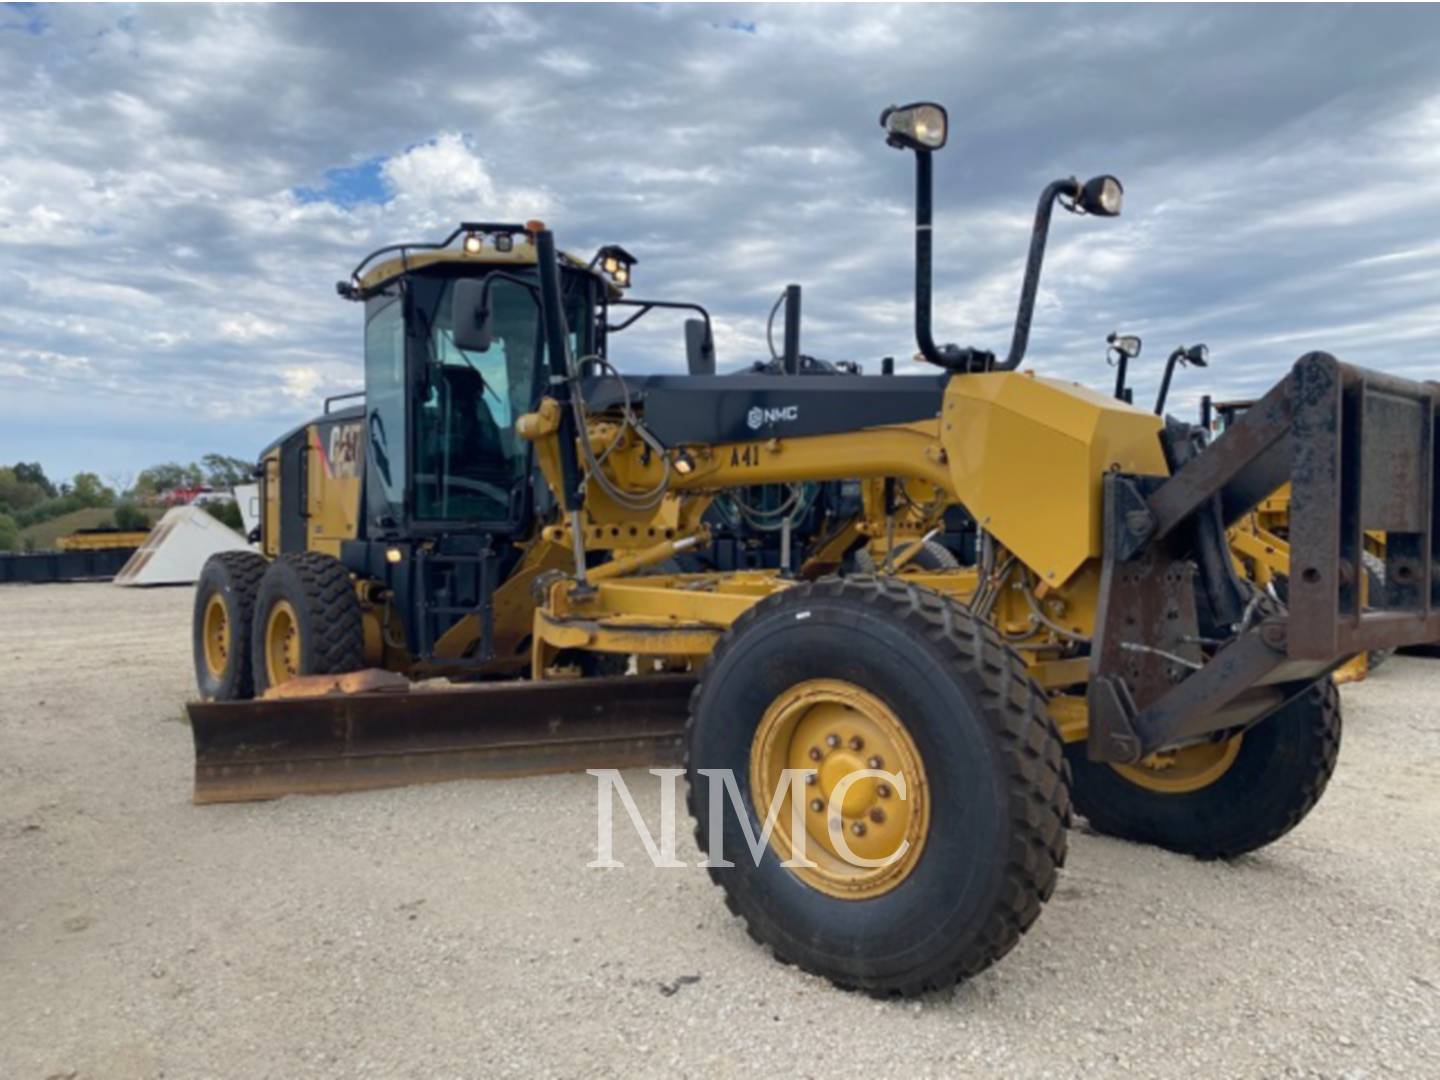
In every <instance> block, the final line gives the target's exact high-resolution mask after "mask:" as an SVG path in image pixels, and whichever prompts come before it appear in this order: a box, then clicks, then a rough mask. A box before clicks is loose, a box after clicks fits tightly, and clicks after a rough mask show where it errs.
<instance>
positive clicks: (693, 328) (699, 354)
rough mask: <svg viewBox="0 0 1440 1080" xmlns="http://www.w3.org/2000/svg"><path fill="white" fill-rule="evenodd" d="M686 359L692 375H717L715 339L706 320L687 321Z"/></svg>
mask: <svg viewBox="0 0 1440 1080" xmlns="http://www.w3.org/2000/svg"><path fill="white" fill-rule="evenodd" d="M685 359H686V361H687V362H688V364H689V366H690V374H691V375H714V374H715V339H714V338H712V337H711V336H710V328H709V326H707V325H706V323H705V320H704V319H686V320H685Z"/></svg>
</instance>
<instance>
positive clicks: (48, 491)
mask: <svg viewBox="0 0 1440 1080" xmlns="http://www.w3.org/2000/svg"><path fill="white" fill-rule="evenodd" d="M15 479H16V480H19V481H20V482H21V483H22V484H34V485H35V486H36V487H38V488H39V489H40V490H41V491H43V492H44V493H45V495H46V497H47V498H51V499H53V498H54V497H55V496H56V495H58V494H59V492H58V491H56V490H55V485H54V484H52V483H51V482H50V480H49V478H48V477H47V476H46V475H45V470H44V469H43V468H41V467H40V463H39V462H38V461H32V462H30V463H29V464H26V463H25V462H23V461H17V462H16V463H15Z"/></svg>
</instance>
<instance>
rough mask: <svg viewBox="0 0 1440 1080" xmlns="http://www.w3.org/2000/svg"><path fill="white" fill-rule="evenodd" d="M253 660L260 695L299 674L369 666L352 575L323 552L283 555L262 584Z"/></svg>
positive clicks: (330, 673) (252, 644)
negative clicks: (366, 661)
mask: <svg viewBox="0 0 1440 1080" xmlns="http://www.w3.org/2000/svg"><path fill="white" fill-rule="evenodd" d="M254 620H255V621H254V628H253V631H252V634H251V637H252V641H251V657H252V666H253V667H254V675H255V696H256V697H259V696H260V695H262V694H264V692H265V691H266V690H267V689H269V688H270V687H272V686H276V685H278V684H280V683H282V682H285V681H286V680H288V679H293V678H294V677H295V676H297V675H338V674H341V673H342V672H346V671H357V670H359V669H360V668H362V667H364V666H365V631H364V624H363V622H362V616H361V614H360V601H359V600H358V599H357V598H356V596H355V586H354V583H353V582H352V581H351V580H350V572H349V571H348V570H346V569H345V566H344V564H343V563H341V562H340V560H339V559H336V558H333V557H332V556H329V555H325V554H322V553H320V552H318V551H305V552H300V553H298V554H292V555H282V556H280V557H279V558H278V559H276V560H275V561H274V562H273V563H271V564H270V568H269V569H268V570H266V571H265V576H264V577H263V578H261V579H260V590H259V593H258V595H257V596H256V598H255V614H254Z"/></svg>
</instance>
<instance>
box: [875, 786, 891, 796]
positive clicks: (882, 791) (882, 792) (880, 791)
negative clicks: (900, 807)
mask: <svg viewBox="0 0 1440 1080" xmlns="http://www.w3.org/2000/svg"><path fill="white" fill-rule="evenodd" d="M875 794H876V795H879V796H880V798H882V799H888V798H889V797H890V785H889V784H880V785H879V786H878V787H876V788H875Z"/></svg>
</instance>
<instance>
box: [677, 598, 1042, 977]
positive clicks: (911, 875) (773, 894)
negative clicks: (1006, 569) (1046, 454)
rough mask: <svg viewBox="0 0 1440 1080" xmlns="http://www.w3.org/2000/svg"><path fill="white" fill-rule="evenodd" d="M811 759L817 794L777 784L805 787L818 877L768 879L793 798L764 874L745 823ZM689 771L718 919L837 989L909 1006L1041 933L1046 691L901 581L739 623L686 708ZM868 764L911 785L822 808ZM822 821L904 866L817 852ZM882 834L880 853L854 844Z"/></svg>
mask: <svg viewBox="0 0 1440 1080" xmlns="http://www.w3.org/2000/svg"><path fill="white" fill-rule="evenodd" d="M816 755H819V756H818V757H817V756H816ZM847 755H849V757H848V758H847ZM882 756H883V759H884V760H882V761H880V763H879V764H878V765H877V764H875V763H874V761H873V760H871V759H879V758H881V757H882ZM852 759H853V760H852ZM767 761H769V762H771V764H770V765H766V764H765V762H767ZM812 762H813V764H814V769H815V774H814V775H815V779H814V781H812V782H811V783H810V784H809V786H806V787H804V788H795V789H790V790H791V791H792V792H793V791H797V790H798V791H802V792H803V794H802V795H801V799H802V802H803V804H804V805H803V806H801V807H800V808H799V809H800V811H801V812H802V813H803V814H804V815H805V817H804V825H805V829H806V833H807V839H806V841H805V847H806V851H807V855H808V857H810V858H811V859H812V860H813V861H814V862H815V863H816V864H817V865H816V867H815V868H814V869H807V868H803V867H794V868H787V867H785V866H782V865H781V861H782V860H783V859H786V858H788V857H789V856H790V854H791V847H790V844H789V842H788V840H789V839H792V838H791V837H789V828H788V825H789V822H790V821H791V817H790V809H789V807H788V801H789V798H790V797H791V796H789V795H782V796H781V797H782V798H783V799H784V802H783V803H782V805H781V806H780V807H779V808H778V812H777V814H776V821H777V822H778V823H779V825H780V828H777V831H776V832H775V833H774V834H773V835H772V839H771V841H770V842H769V843H768V844H767V845H765V846H764V847H763V848H762V850H761V852H760V857H759V861H758V864H757V862H756V861H755V860H754V859H752V856H751V851H750V847H749V841H748V839H747V838H746V834H745V829H746V826H748V827H749V830H750V833H751V835H753V836H755V837H759V836H761V834H762V828H763V821H764V813H762V810H768V809H769V808H770V803H771V800H772V798H774V796H773V795H772V792H773V790H774V789H772V790H771V791H766V790H764V788H765V787H767V786H768V785H769V783H770V781H771V780H773V779H775V778H776V777H777V776H778V774H779V766H781V765H784V766H786V767H792V768H799V769H802V770H805V769H809V768H810V767H811V763H812ZM686 767H687V775H688V780H689V784H690V790H689V806H690V812H691V814H692V815H693V816H694V818H695V820H696V823H697V825H696V835H697V839H698V841H699V843H700V846H701V848H702V849H703V850H705V851H706V852H707V853H708V855H709V856H710V858H709V859H707V864H712V865H710V874H711V877H712V878H713V879H714V880H715V881H716V883H718V884H719V885H720V886H721V887H722V888H723V889H724V891H725V899H726V903H727V904H728V905H729V907H730V909H731V911H733V912H734V913H735V914H737V915H739V916H740V917H741V918H742V919H743V920H744V921H745V924H746V926H747V928H748V930H749V932H750V935H751V936H752V937H753V938H755V940H757V941H758V942H760V943H762V944H764V945H767V946H769V947H770V948H771V950H772V951H773V952H774V953H775V955H776V956H777V957H778V958H779V959H781V960H783V961H786V962H790V963H795V964H797V965H799V966H800V967H802V968H804V969H806V970H807V971H811V972H814V973H816V974H819V975H823V976H825V977H826V978H828V979H831V980H832V981H834V982H835V983H837V984H839V985H841V986H844V987H847V988H853V989H859V990H864V991H867V992H869V993H872V994H880V995H902V996H908V995H913V994H919V993H924V992H927V991H930V990H935V989H940V988H944V987H947V986H950V985H953V984H954V983H955V982H956V981H957V980H959V979H963V978H965V977H967V976H971V975H974V974H976V973H978V972H980V971H982V970H983V969H985V968H986V967H988V966H989V965H991V964H992V963H994V962H995V961H996V960H998V959H999V958H1000V957H1002V956H1004V955H1005V954H1006V953H1007V952H1009V951H1010V949H1011V948H1013V947H1014V946H1015V944H1016V942H1018V941H1019V939H1020V935H1021V934H1022V933H1024V932H1025V930H1026V929H1027V928H1028V927H1029V926H1030V924H1031V923H1033V922H1034V921H1035V918H1036V917H1037V916H1038V915H1039V913H1040V908H1041V905H1042V904H1043V903H1044V902H1045V901H1046V900H1047V899H1049V897H1050V895H1051V893H1052V892H1053V891H1054V888H1055V883H1056V878H1057V875H1058V872H1059V868H1060V866H1061V865H1062V863H1063V862H1064V858H1065V824H1066V820H1067V817H1068V814H1069V794H1068V791H1067V787H1066V781H1065V771H1064V758H1063V755H1062V750H1061V745H1060V740H1059V735H1058V733H1057V732H1056V729H1055V727H1054V724H1053V723H1052V722H1051V720H1050V718H1049V715H1048V713H1047V712H1046V709H1045V700H1044V695H1043V693H1042V692H1041V691H1040V689H1039V688H1038V687H1037V686H1036V685H1035V683H1034V682H1032V681H1031V680H1030V678H1029V677H1028V676H1027V674H1026V670H1025V665H1024V663H1023V662H1022V661H1021V660H1020V658H1019V657H1018V656H1016V655H1015V653H1014V652H1013V651H1012V650H1010V649H1009V648H1008V647H1007V646H1006V645H1005V644H1004V643H1003V642H1002V641H1001V640H1000V639H999V637H998V636H997V635H996V634H995V632H994V630H993V629H992V628H991V627H989V626H988V625H986V624H984V623H980V622H977V621H976V620H974V619H972V617H971V616H970V614H969V613H968V611H967V610H966V609H965V608H964V607H963V606H962V605H960V604H959V603H957V602H955V601H953V600H950V599H948V598H946V597H944V596H941V595H940V594H938V593H936V592H934V591H932V590H928V589H924V588H920V587H918V586H915V585H910V584H906V583H905V582H903V581H901V580H899V579H896V578H869V577H851V578H844V579H840V578H828V579H824V580H822V581H819V582H815V583H813V584H809V585H800V586H796V587H794V588H791V589H787V590H785V591H784V592H782V593H778V594H776V595H774V596H772V597H769V598H767V599H766V600H763V601H761V602H760V603H759V604H757V605H756V606H755V607H754V608H752V609H751V610H750V611H748V612H747V613H746V614H745V615H744V616H742V617H741V618H740V619H738V620H737V621H736V622H735V624H734V626H733V627H732V628H731V629H730V631H729V632H728V633H727V634H726V635H725V637H724V638H723V639H722V640H721V642H720V643H719V645H717V647H716V649H715V651H714V652H713V654H712V655H711V657H710V659H709V662H708V663H707V665H706V668H705V670H704V672H703V673H702V675H701V679H700V683H699V685H698V686H697V688H696V691H695V695H694V698H693V699H692V704H691V718H690V724H689V731H688V738H687V760H686ZM864 767H868V768H883V769H885V770H887V771H892V772H897V773H899V774H900V775H901V776H904V775H905V774H906V773H910V774H911V775H909V776H907V777H906V778H905V779H906V790H905V792H903V794H904V796H905V798H904V799H903V800H902V799H900V798H899V796H901V794H902V792H901V791H900V790H898V788H899V785H898V784H897V785H893V786H892V785H889V784H884V783H881V784H876V785H872V786H871V787H869V788H868V789H861V785H860V784H856V785H855V786H854V788H852V789H851V791H850V795H843V793H842V795H841V796H837V799H838V801H836V802H834V803H833V806H832V804H831V803H830V801H829V800H830V796H831V792H832V791H833V789H834V781H835V779H836V778H837V777H838V776H840V775H843V774H845V773H846V772H848V771H853V770H854V769H856V768H864ZM717 770H719V771H718V772H717ZM727 770H728V772H729V773H730V774H731V775H732V776H733V777H734V783H735V794H736V795H738V800H736V799H732V796H731V793H730V791H728V790H726V789H724V787H723V783H724V781H723V779H722V777H723V775H724V772H725V771H727ZM798 775H799V774H798V773H797V776H798ZM712 785H714V786H716V787H718V788H721V790H719V791H717V792H716V793H715V796H714V797H715V798H717V799H718V802H717V803H715V804H713V805H718V806H719V808H720V813H719V815H717V820H716V821H715V822H711V821H710V820H709V817H710V807H711V806H712V791H711V788H712ZM856 789H861V790H860V792H859V797H858V798H857V797H854V796H855V792H856ZM780 790H781V791H782V792H783V791H784V789H780ZM817 799H818V800H820V802H821V803H822V805H825V806H827V807H829V808H827V809H826V811H825V812H824V813H819V812H817V811H815V810H814V805H815V802H816V800H817ZM737 801H738V805H737ZM852 803H853V804H854V805H851V804H852ZM831 808H833V809H835V818H834V820H835V821H836V825H837V827H839V828H840V830H841V834H842V835H847V836H848V837H849V839H850V840H851V841H854V846H855V849H856V854H863V855H864V856H865V857H868V858H871V859H877V860H883V859H884V858H886V856H887V854H890V853H895V852H902V851H903V852H904V854H903V855H900V856H899V857H897V858H896V859H895V860H894V862H893V863H892V864H891V865H890V866H888V867H882V868H878V869H875V868H868V867H854V866H847V865H846V863H845V861H844V860H843V859H837V858H836V857H835V848H834V847H833V844H832V845H830V846H827V844H826V841H825V839H824V837H825V835H826V830H827V825H828V819H830V817H831V814H830V809H831ZM877 810H878V811H880V816H879V817H878V818H877V817H876V811H877ZM842 819H843V820H842ZM712 825H713V826H714V835H713V836H712V835H711V826H712ZM857 826H866V828H864V829H857ZM812 828H813V829H814V832H811V829H812ZM887 830H888V831H887ZM887 835H888V837H889V839H888V840H885V841H884V845H888V846H889V847H890V852H885V851H881V850H877V851H874V852H862V851H861V850H860V849H861V848H862V847H863V845H864V844H865V843H866V842H869V841H877V840H880V839H881V838H883V837H885V836H887ZM902 838H903V839H905V840H907V841H909V843H908V845H907V846H905V847H903V848H902V847H901V846H900V840H901V839H902ZM882 846H883V845H882ZM722 859H723V860H728V861H729V862H730V863H732V864H733V865H729V866H725V865H713V864H714V863H717V862H720V861H721V860H722Z"/></svg>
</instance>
